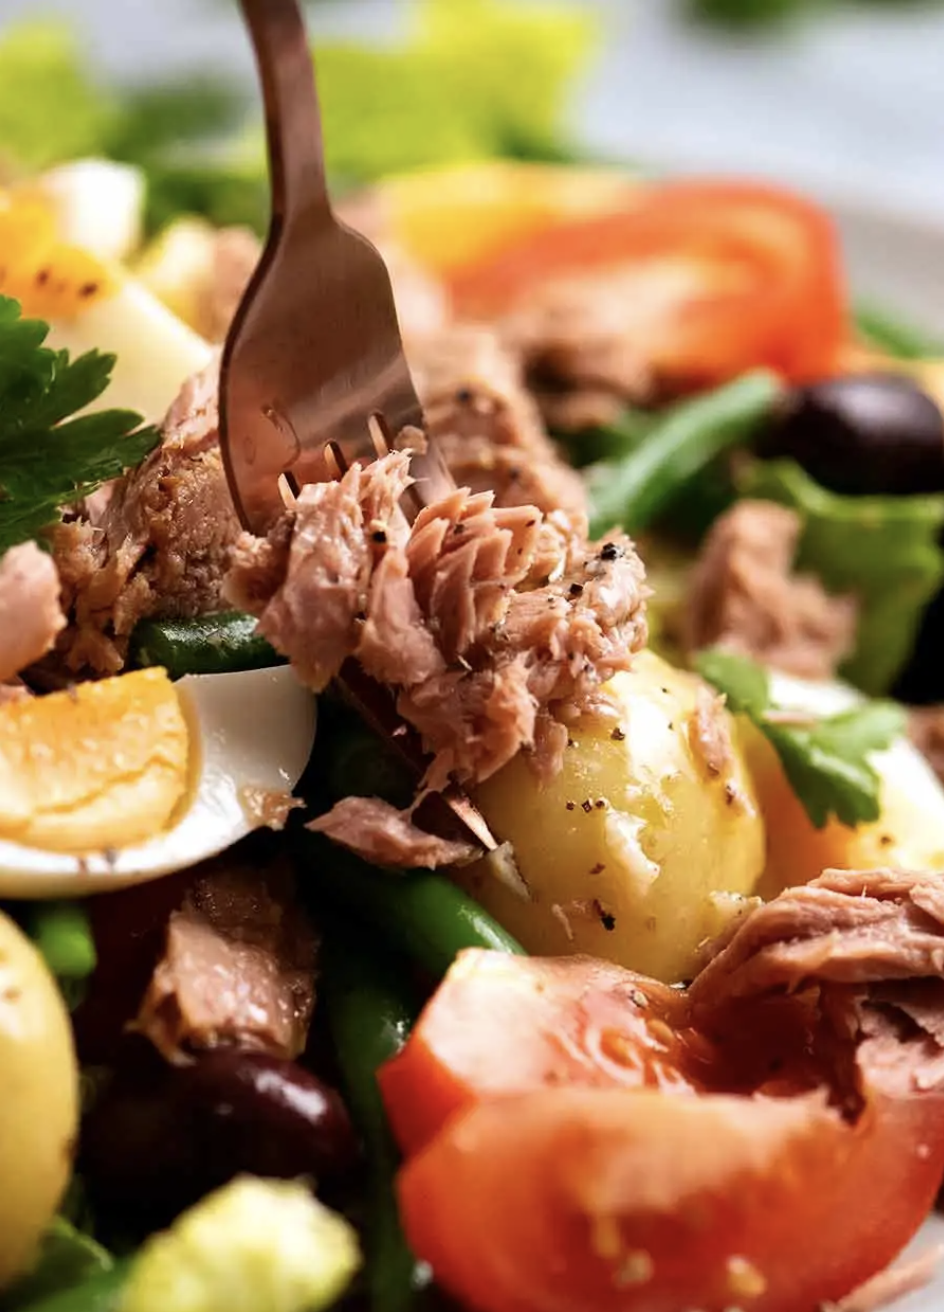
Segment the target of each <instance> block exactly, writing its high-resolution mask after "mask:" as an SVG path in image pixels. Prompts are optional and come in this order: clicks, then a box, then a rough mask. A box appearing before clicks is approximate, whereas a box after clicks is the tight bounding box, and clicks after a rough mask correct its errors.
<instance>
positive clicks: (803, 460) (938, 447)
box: [761, 374, 944, 496]
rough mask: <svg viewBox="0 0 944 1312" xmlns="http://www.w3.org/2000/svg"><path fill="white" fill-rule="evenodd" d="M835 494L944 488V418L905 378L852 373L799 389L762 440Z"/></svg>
mask: <svg viewBox="0 0 944 1312" xmlns="http://www.w3.org/2000/svg"><path fill="white" fill-rule="evenodd" d="M761 454H762V455H764V456H790V457H792V458H793V459H794V460H796V461H798V462H799V464H801V465H802V466H803V468H804V469H805V470H806V471H807V473H808V474H810V475H811V476H812V477H813V478H815V479H816V481H817V482H818V483H821V484H822V486H823V487H826V488H829V489H831V490H832V491H833V492H842V493H846V494H848V495H851V496H868V495H872V494H876V495H883V494H889V495H905V496H907V495H911V494H915V493H920V492H939V491H941V490H944V416H942V414H941V411H940V409H939V408H938V406H937V405H936V404H935V402H934V401H933V400H932V399H931V397H930V396H928V395H927V393H926V392H923V391H922V390H921V388H920V387H918V385H917V384H916V383H915V382H913V381H912V380H911V379H910V378H906V377H904V376H903V375H900V374H849V375H847V376H846V377H843V378H833V379H829V380H827V381H825V382H821V383H814V384H812V385H811V386H808V387H798V388H796V389H794V391H793V392H792V393H791V394H790V396H789V399H788V400H787V403H786V404H785V406H784V408H783V410H782V412H781V414H780V416H779V418H778V420H777V421H776V422H775V424H774V425H773V427H772V429H771V430H770V432H769V433H768V434H767V435H766V437H765V438H764V439H763V440H762V443H761Z"/></svg>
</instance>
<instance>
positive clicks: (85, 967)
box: [26, 901, 96, 980]
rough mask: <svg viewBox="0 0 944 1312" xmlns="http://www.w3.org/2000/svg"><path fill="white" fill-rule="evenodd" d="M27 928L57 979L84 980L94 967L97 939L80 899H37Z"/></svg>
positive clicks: (29, 913)
mask: <svg viewBox="0 0 944 1312" xmlns="http://www.w3.org/2000/svg"><path fill="white" fill-rule="evenodd" d="M26 930H27V933H28V934H29V936H30V937H31V938H32V940H33V942H34V943H35V944H36V946H37V947H38V948H39V950H40V952H41V953H42V954H43V956H44V957H45V959H46V965H47V966H48V967H49V969H50V970H51V971H52V973H53V974H54V975H55V976H56V977H57V978H58V979H69V980H76V979H85V978H86V977H87V976H89V975H91V973H92V971H93V970H94V969H95V963H96V954H95V941H94V939H93V938H92V929H91V926H90V924H89V919H88V914H87V912H86V910H85V907H84V905H83V904H82V903H81V902H67V901H62V902H35V903H33V904H32V906H31V907H30V909H29V911H28V912H27V913H26Z"/></svg>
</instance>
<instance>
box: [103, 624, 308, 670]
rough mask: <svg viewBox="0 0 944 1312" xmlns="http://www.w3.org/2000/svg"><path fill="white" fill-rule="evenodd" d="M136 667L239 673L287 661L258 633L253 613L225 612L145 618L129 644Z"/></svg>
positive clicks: (129, 660) (132, 665) (130, 654)
mask: <svg viewBox="0 0 944 1312" xmlns="http://www.w3.org/2000/svg"><path fill="white" fill-rule="evenodd" d="M128 664H129V665H130V666H131V667H132V668H133V669H141V668H143V667H146V666H151V665H160V666H162V667H163V668H164V669H165V670H166V671H167V673H168V674H169V675H170V677H171V678H172V679H180V678H182V677H183V676H184V675H185V674H234V673H237V672H238V671H240V670H260V669H268V668H269V666H272V665H284V664H285V660H284V657H282V656H280V655H279V654H278V652H277V651H275V649H274V648H273V647H271V646H270V645H269V643H268V642H266V640H265V638H262V637H260V636H259V634H258V633H257V632H256V621H255V619H254V618H253V617H252V615H243V614H241V613H240V612H239V611H223V612H220V613H219V614H217V615H198V616H197V617H196V618H195V619H187V620H142V621H141V622H140V623H139V624H138V625H136V626H135V629H134V632H133V633H132V635H131V641H130V644H129V648H128Z"/></svg>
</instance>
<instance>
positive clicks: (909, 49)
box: [0, 0, 944, 331]
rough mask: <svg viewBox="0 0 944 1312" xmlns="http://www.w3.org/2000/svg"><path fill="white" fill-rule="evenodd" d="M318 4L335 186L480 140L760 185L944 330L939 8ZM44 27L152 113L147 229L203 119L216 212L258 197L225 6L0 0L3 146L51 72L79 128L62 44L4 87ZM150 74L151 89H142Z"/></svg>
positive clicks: (480, 148)
mask: <svg viewBox="0 0 944 1312" xmlns="http://www.w3.org/2000/svg"><path fill="white" fill-rule="evenodd" d="M696 11H697V12H696ZM309 12H310V20H311V28H312V33H313V36H314V38H315V40H316V43H317V44H318V45H319V46H320V47H321V48H322V54H323V64H324V68H323V84H324V85H323V95H324V99H325V100H326V102H327V118H328V124H329V133H330V136H329V150H330V153H331V156H332V163H333V165H334V172H335V175H336V177H337V178H338V180H339V185H343V183H346V182H352V183H353V182H360V181H364V180H369V178H370V177H371V176H372V175H373V174H375V173H376V172H379V171H383V170H384V169H385V168H388V167H389V168H399V167H404V166H410V165H416V164H423V163H426V162H435V161H436V160H437V159H438V158H447V157H448V158H451V157H457V156H463V155H465V156H475V155H478V154H488V153H493V152H495V151H499V152H502V153H512V154H520V155H530V156H532V157H534V156H537V157H561V158H568V157H570V156H572V155H581V154H590V155H593V156H597V157H601V158H604V159H614V160H626V161H630V162H633V163H635V164H638V165H641V166H644V167H646V168H654V169H669V170H696V171H703V172H704V171H711V172H719V171H720V172H728V173H752V174H760V175H764V176H769V177H774V178H777V179H780V180H783V181H788V182H792V183H794V184H796V185H797V186H800V187H802V188H805V189H807V190H809V191H811V192H812V193H814V194H815V195H817V196H818V197H820V198H821V199H823V200H825V201H826V202H827V203H829V204H831V206H832V207H833V209H834V211H835V212H836V214H837V216H838V218H839V220H840V222H841V224H842V227H843V233H844V236H845V238H846V243H847V248H848V250H849V256H850V262H851V267H852V271H853V276H854V279H855V281H856V285H857V287H858V288H861V289H862V290H863V291H864V292H865V293H867V294H870V295H871V294H875V295H879V296H884V297H886V298H887V297H888V296H891V297H892V298H893V299H894V300H895V301H896V302H897V304H898V305H900V307H901V308H902V309H903V310H905V311H906V312H909V313H911V314H912V315H916V316H918V317H919V318H920V319H922V320H923V321H924V322H925V323H926V324H928V326H931V327H934V328H936V329H937V330H938V331H944V235H942V234H944V85H942V83H944V60H942V53H941V52H942V51H944V4H934V3H927V4H920V3H915V2H914V0H884V3H883V2H882V0H863V2H862V3H858V4H856V3H851V2H849V3H842V2H841V0H572V2H571V3H570V4H567V3H564V0H558V3H557V4H555V5H553V6H552V5H548V4H543V3H540V2H539V0H337V2H333V0H314V2H313V3H311V4H310V6H309ZM53 17H55V18H59V19H66V20H68V22H69V24H70V25H71V27H72V29H73V31H74V32H75V33H76V34H77V38H78V40H79V41H80V43H81V46H82V47H83V53H82V55H81V61H82V74H83V76H84V75H85V74H86V73H88V75H89V76H91V77H93V79H94V80H95V81H96V82H98V83H100V84H102V85H105V84H107V83H109V82H111V81H115V82H118V83H121V84H123V85H124V86H126V87H130V88H131V89H132V91H134V92H135V93H136V94H137V95H138V98H139V102H140V104H141V105H143V106H144V109H143V111H142V112H139V114H138V121H137V122H136V123H134V124H131V125H128V124H126V125H125V126H124V127H123V128H122V129H120V131H122V132H124V133H125V136H126V138H128V139H127V140H126V141H125V142H124V143H123V145H122V147H121V148H122V149H124V151H125V153H126V154H128V155H129V156H132V155H134V154H135V153H136V152H137V153H142V152H143V153H150V154H151V155H155V154H156V153H160V155H161V165H162V168H165V171H166V173H167V174H168V177H167V189H168V194H167V195H165V197H164V199H163V200H162V199H161V198H160V197H158V198H157V199H156V201H155V221H156V220H157V218H158V217H159V211H160V207H161V205H162V204H166V205H168V206H170V207H171V208H173V207H174V206H175V205H176V204H177V203H178V201H179V197H178V196H176V195H174V194H173V187H174V186H176V187H177V188H178V190H179V189H180V188H181V187H183V186H185V185H186V186H189V187H190V189H191V192H192V193H193V194H192V196H191V198H190V199H191V203H192V204H193V205H194V206H198V202H199V201H200V197H199V195H198V194H197V193H198V192H199V190H200V187H199V183H198V179H197V178H196V177H195V176H192V177H191V178H190V179H189V182H186V181H185V177H184V175H185V174H186V173H187V171H188V169H189V170H190V171H191V173H193V174H196V173H199V171H200V169H201V168H202V167H203V165H202V163H200V164H199V165H198V166H195V167H191V166H192V165H194V162H195V161H196V160H197V148H196V144H195V143H196V141H197V138H198V137H201V136H205V135H207V134H206V133H203V132H202V131H198V125H200V124H203V125H204V126H205V127H207V128H208V129H210V130H211V131H213V130H217V131H218V134H219V136H220V138H221V140H222V142H223V145H222V147H219V146H214V152H215V153H214V159H215V161H216V162H217V163H216V164H215V165H214V167H217V165H219V164H220V162H221V161H222V162H223V163H225V167H226V168H227V169H228V170H229V171H230V174H231V175H232V182H233V186H232V187H231V188H230V191H229V192H228V193H226V192H224V191H221V190H220V189H219V188H217V190H216V193H215V194H216V196H217V199H216V200H214V201H213V202H212V203H213V204H219V203H221V202H220V201H219V199H218V198H219V196H220V195H224V194H227V195H228V196H229V200H228V201H227V202H226V203H227V204H231V205H232V206H233V207H234V209H235V210H236V211H239V210H240V208H245V207H246V205H247V204H248V205H249V206H250V207H251V201H250V200H247V194H246V187H245V186H244V184H245V183H246V177H245V175H246V173H247V171H249V170H250V161H251V159H252V158H253V157H254V156H255V158H258V128H257V125H256V124H255V123H254V118H253V114H254V109H253V103H252V93H253V86H252V69H251V63H250V58H249V53H248V49H247V46H246V42H245V39H244V37H243V33H242V31H241V28H240V24H239V21H238V18H237V14H236V8H235V5H234V4H233V3H232V0H162V3H161V4H159V5H156V4H154V3H152V2H151V0H0V150H2V148H3V147H4V144H5V143H6V142H7V141H8V139H9V136H10V130H9V124H8V120H9V119H10V117H11V115H12V116H13V117H15V116H16V114H17V113H19V114H20V115H22V112H23V111H22V105H19V107H11V104H10V101H11V99H12V98H13V95H14V92H13V90H12V88H14V87H17V88H18V95H19V97H20V98H22V97H23V96H24V95H27V98H28V93H26V91H25V89H24V87H25V85H29V86H31V87H33V86H35V85H37V83H36V76H35V75H36V71H37V69H39V71H40V72H42V71H43V68H45V74H44V75H45V76H46V77H47V81H48V86H49V90H48V93H47V99H48V97H49V96H51V97H52V103H51V104H44V105H43V106H42V107H41V109H40V108H38V109H37V115H38V116H39V117H41V118H42V123H43V125H48V130H49V132H50V133H51V134H52V135H55V134H56V133H62V134H65V135H67V136H68V135H69V134H70V133H71V134H72V135H73V136H75V135H78V136H79V137H81V128H82V124H83V117H82V115H83V113H84V112H85V111H86V110H87V106H83V107H80V108H81V110H82V112H80V110H79V108H77V106H76V103H74V102H75V99H76V95H77V91H76V87H75V86H74V85H73V83H74V81H75V78H76V77H77V76H78V75H77V74H75V73H74V70H73V73H72V74H70V77H72V81H70V78H69V77H66V76H65V75H64V64H63V61H64V60H65V57H64V55H63V51H62V50H60V51H59V53H58V55H57V56H56V58H58V59H59V60H60V64H59V65H58V66H57V65H56V58H50V57H49V51H48V50H47V58H46V65H45V66H43V68H40V66H41V65H42V64H43V61H42V58H40V57H39V56H37V55H35V52H34V65H33V66H32V71H33V81H32V82H28V83H27V82H25V81H24V82H18V81H17V79H18V78H21V77H22V76H23V74H22V68H21V65H22V64H23V62H24V56H23V50H22V47H23V45H24V44H26V42H25V36H26V34H27V32H28V31H31V32H32V34H33V43H34V45H35V36H36V32H37V30H38V29H39V28H40V27H41V26H42V25H43V22H44V20H46V19H50V18H53ZM712 17H713V18H715V19H718V18H719V17H720V18H722V19H727V21H726V22H719V21H715V22H709V21H707V19H708V18H712ZM751 20H754V21H751ZM54 30H56V29H53V28H52V27H49V25H48V24H46V25H45V31H46V37H47V41H48V42H50V43H52V44H54V40H53V36H52V33H53V32H54ZM17 42H19V46H20V49H19V52H18V54H17V52H16V51H14V55H16V56H17V57H16V58H14V59H13V60H12V62H11V58H10V47H11V45H13V46H16V45H17ZM26 62H27V63H28V61H26ZM65 62H68V61H67V60H65ZM47 66H48V67H47ZM50 69H51V70H52V71H50ZM11 70H12V73H11ZM149 82H154V83H155V84H158V83H159V84H164V95H163V98H161V96H160V95H159V94H157V93H156V92H155V93H153V94H152V95H151V100H150V102H148V101H147V98H146V96H144V97H142V96H141V94H140V92H141V87H142V85H144V84H146V83H149ZM168 83H171V84H172V85H173V86H174V88H175V90H174V93H173V94H170V93H168V89H167V84H168ZM230 91H232V93H233V94H232V95H230ZM240 92H242V94H243V95H244V96H248V100H246V101H242V100H241V99H240V94H239V93H240ZM70 95H71V96H72V99H71V100H70ZM175 95H176V99H175ZM57 96H58V103H57V101H56V97H57ZM188 97H189V98H188ZM93 117H94V115H93ZM32 130H33V131H34V132H35V134H36V135H37V136H39V135H40V126H39V124H38V123H34V124H33V125H32ZM44 130H45V128H44ZM148 132H152V133H153V134H154V135H153V140H152V141H151V143H150V144H147V143H146V142H145V140H144V139H145V137H146V136H147V134H148ZM162 133H163V136H161V134H162ZM175 134H176V139H175V140H173V142H172V139H173V138H175ZM89 136H90V139H92V144H94V131H93V130H90V132H89ZM135 137H136V138H137V139H136V140H132V138H135ZM80 144H81V143H80ZM203 144H204V143H201V148H202V145H203ZM171 174H176V177H174V178H171V177H170V175H171ZM208 203H209V202H208ZM222 217H240V215H239V214H238V213H236V214H234V215H230V214H225V215H223V216H222Z"/></svg>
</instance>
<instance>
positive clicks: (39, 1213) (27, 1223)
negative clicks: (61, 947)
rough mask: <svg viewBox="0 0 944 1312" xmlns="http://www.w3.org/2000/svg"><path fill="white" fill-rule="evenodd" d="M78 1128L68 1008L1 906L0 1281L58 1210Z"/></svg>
mask: <svg viewBox="0 0 944 1312" xmlns="http://www.w3.org/2000/svg"><path fill="white" fill-rule="evenodd" d="M77 1128H78V1068H77V1066H76V1060H75V1053H74V1051H73V1046H72V1029H71V1026H70V1024H69V1017H68V1014H67V1012H66V1009H65V1006H64V1005H63V1002H62V998H61V996H60V994H59V990H58V989H57V987H56V985H55V982H54V981H53V979H52V977H51V976H50V974H49V971H48V970H47V969H46V966H45V963H44V962H43V960H42V958H41V957H40V955H39V953H38V952H37V951H36V949H35V948H34V947H33V945H32V943H30V941H29V940H28V939H27V938H26V937H25V936H24V935H23V934H22V933H21V932H20V930H19V929H18V928H17V926H16V925H15V924H14V923H13V921H12V920H10V919H9V918H8V917H7V916H5V915H3V914H2V913H0V1289H2V1288H3V1287H4V1286H5V1285H7V1284H8V1283H9V1282H10V1281H11V1280H12V1279H13V1278H14V1277H15V1276H16V1275H18V1274H19V1273H20V1272H21V1271H22V1270H23V1269H24V1268H25V1267H26V1266H27V1265H28V1264H29V1262H30V1260H31V1258H32V1257H33V1256H34V1254H35V1251H36V1247H37V1244H38V1243H39V1240H40V1238H41V1236H42V1234H43V1231H44V1230H45V1229H46V1226H47V1225H48V1223H49V1221H50V1220H51V1218H52V1216H53V1214H54V1213H55V1211H56V1208H57V1206H58V1204H59V1200H60V1198H61V1196H62V1193H63V1191H64V1189H65V1187H66V1184H67V1182H68V1179H69V1173H70V1170H71V1167H72V1151H73V1146H74V1143H75V1136H76V1133H77Z"/></svg>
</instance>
